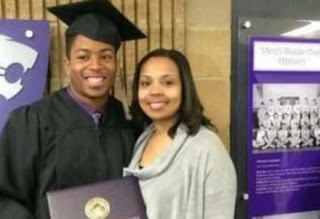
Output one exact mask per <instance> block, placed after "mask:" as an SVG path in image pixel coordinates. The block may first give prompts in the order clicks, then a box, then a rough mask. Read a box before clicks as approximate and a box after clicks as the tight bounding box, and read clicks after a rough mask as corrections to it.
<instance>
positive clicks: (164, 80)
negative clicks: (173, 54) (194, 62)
mask: <svg viewBox="0 0 320 219" xmlns="http://www.w3.org/2000/svg"><path fill="white" fill-rule="evenodd" d="M138 99H139V105H140V107H141V109H142V110H143V112H144V113H145V114H146V115H147V116H148V117H149V118H150V119H152V120H153V122H169V123H170V124H174V123H175V122H176V121H177V120H178V118H179V109H180V105H181V99H182V85H181V79H180V74H179V69H178V66H177V65H176V64H175V63H174V62H173V61H172V60H171V59H169V58H167V57H152V58H150V59H149V60H148V61H146V62H145V63H144V64H143V66H142V68H141V72H140V78H139V86H138Z"/></svg>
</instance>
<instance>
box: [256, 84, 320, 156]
mask: <svg viewBox="0 0 320 219" xmlns="http://www.w3.org/2000/svg"><path fill="white" fill-rule="evenodd" d="M252 146H253V152H254V153H265V152H277V151H279V150H281V151H283V150H286V151H296V150H299V151H300V150H310V149H312V150H314V149H320V84H292V83H291V84H282V83H281V84H276V83H272V84H268V83H260V84H254V86H253V139H252Z"/></svg>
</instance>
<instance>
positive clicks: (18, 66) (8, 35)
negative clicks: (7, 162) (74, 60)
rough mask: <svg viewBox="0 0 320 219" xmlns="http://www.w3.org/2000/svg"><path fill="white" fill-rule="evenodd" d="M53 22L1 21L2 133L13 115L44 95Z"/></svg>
mask: <svg viewBox="0 0 320 219" xmlns="http://www.w3.org/2000/svg"><path fill="white" fill-rule="evenodd" d="M49 41H50V39H49V23H48V21H34V20H0V57H1V58H0V133H1V130H2V129H3V126H4V124H5V121H6V119H7V117H8V115H9V114H10V112H11V111H12V110H13V109H15V108H17V107H19V106H21V105H25V104H29V103H32V102H34V101H36V100H38V99H39V98H41V97H42V96H43V92H44V87H45V83H46V76H47V71H48V57H49Z"/></svg>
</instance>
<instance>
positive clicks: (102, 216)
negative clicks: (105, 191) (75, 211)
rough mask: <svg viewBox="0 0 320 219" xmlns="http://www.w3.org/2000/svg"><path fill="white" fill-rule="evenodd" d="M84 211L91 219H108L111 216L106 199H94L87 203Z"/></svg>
mask: <svg viewBox="0 0 320 219" xmlns="http://www.w3.org/2000/svg"><path fill="white" fill-rule="evenodd" d="M84 211H85V213H86V215H87V217H88V218H89V219H106V218H107V217H108V215H109V214H110V205H109V202H108V201H107V200H106V199H104V198H101V197H94V198H92V199H90V200H89V201H88V202H87V203H86V206H85V207H84Z"/></svg>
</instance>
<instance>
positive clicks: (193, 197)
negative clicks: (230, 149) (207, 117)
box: [124, 125, 236, 219]
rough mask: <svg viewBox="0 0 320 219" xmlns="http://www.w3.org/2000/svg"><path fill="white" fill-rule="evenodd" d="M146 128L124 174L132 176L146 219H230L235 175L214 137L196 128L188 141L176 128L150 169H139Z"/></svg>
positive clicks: (182, 129) (181, 129) (149, 131)
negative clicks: (141, 200) (134, 177)
mask: <svg viewBox="0 0 320 219" xmlns="http://www.w3.org/2000/svg"><path fill="white" fill-rule="evenodd" d="M153 131H154V128H153V126H150V127H149V128H148V129H147V130H146V131H145V132H144V133H142V135H141V136H140V137H139V139H138V141H137V142H136V145H135V152H134V156H133V158H132V161H131V163H130V165H129V167H128V168H125V169H124V175H125V176H128V175H134V176H136V177H138V179H139V183H140V187H141V192H142V195H143V198H144V201H145V203H146V207H147V215H148V217H149V219H202V218H213V219H231V218H233V217H234V216H233V215H234V207H235V198H236V174H235V169H234V166H233V164H232V161H231V159H230V157H229V155H228V153H227V151H226V149H225V147H224V146H223V144H222V142H221V141H220V139H219V138H218V136H217V135H216V134H215V133H213V132H212V131H210V130H208V129H207V128H205V127H201V128H200V130H199V132H198V133H197V134H196V135H195V136H189V135H188V134H187V132H186V127H185V126H184V125H180V126H179V127H178V129H177V132H176V135H175V137H174V140H173V142H172V145H171V146H170V147H169V148H168V149H167V150H166V151H164V152H163V153H162V154H161V155H160V156H159V157H158V158H156V160H155V161H154V163H153V164H152V165H151V166H148V167H145V168H143V169H139V160H140V158H141V154H142V152H143V150H144V147H145V145H146V142H147V141H148V139H149V138H150V136H151V135H152V133H153Z"/></svg>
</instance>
